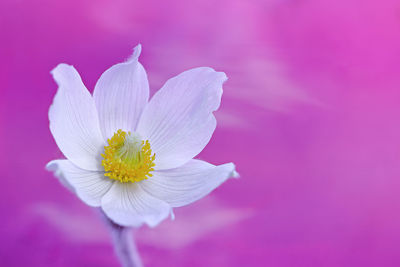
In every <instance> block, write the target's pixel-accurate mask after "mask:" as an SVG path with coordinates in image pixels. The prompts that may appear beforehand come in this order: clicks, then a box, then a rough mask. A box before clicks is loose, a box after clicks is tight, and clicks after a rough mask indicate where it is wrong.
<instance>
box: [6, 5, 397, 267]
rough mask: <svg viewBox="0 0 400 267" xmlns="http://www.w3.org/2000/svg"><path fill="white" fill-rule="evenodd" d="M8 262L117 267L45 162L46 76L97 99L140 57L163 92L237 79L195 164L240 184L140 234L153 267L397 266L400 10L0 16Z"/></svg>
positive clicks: (66, 10) (103, 9) (171, 9)
mask: <svg viewBox="0 0 400 267" xmlns="http://www.w3.org/2000/svg"><path fill="white" fill-rule="evenodd" d="M0 38H1V39H0V41H1V42H0V60H1V61H0V68H1V69H0V214H1V220H0V264H1V265H2V266H118V262H117V260H116V258H115V257H114V255H113V252H112V247H111V244H110V241H109V236H108V233H107V232H106V228H105V227H104V226H103V225H102V223H101V221H100V220H99V219H98V214H97V213H96V211H94V210H93V209H91V208H89V207H87V206H85V205H84V204H83V203H82V202H80V201H79V200H78V199H77V198H76V197H75V196H74V195H73V194H71V193H69V192H68V191H67V190H66V189H65V188H64V187H62V186H61V185H60V184H59V182H58V181H57V180H56V179H54V178H53V177H52V175H51V174H50V173H48V172H46V171H45V169H44V166H45V164H46V163H47V162H48V161H49V160H51V159H54V158H60V157H62V155H61V153H60V152H59V151H58V149H57V146H56V144H55V142H54V141H53V138H52V136H51V134H50V131H49V129H48V118H47V112H48V108H49V105H50V103H51V101H52V98H53V96H54V94H55V92H56V84H55V83H54V81H53V80H52V78H51V76H50V74H49V71H50V70H51V69H52V68H54V67H55V66H56V65H57V64H58V63H61V62H65V63H69V64H73V65H74V66H75V67H76V68H77V69H78V71H79V72H80V73H81V75H82V78H83V80H84V82H85V83H86V85H87V87H88V88H90V90H92V88H93V86H94V84H95V82H96V80H97V78H98V77H99V76H100V74H101V73H102V72H103V71H104V70H105V69H107V68H108V67H110V66H111V65H113V64H115V63H117V62H120V61H123V60H124V59H125V58H127V57H128V56H129V55H130V53H131V51H132V48H133V47H134V46H135V45H136V44H138V43H141V44H142V45H143V53H142V56H141V62H142V63H143V65H144V66H145V68H146V69H147V71H148V76H149V80H150V86H151V90H152V93H154V92H155V91H156V90H157V89H158V88H160V87H161V85H162V84H163V83H164V82H165V81H166V80H167V79H168V78H170V77H172V76H174V75H176V74H178V73H180V72H181V71H184V70H186V69H188V68H192V67H197V66H211V67H214V68H215V69H217V70H220V71H225V72H226V73H227V75H228V77H229V80H228V82H227V83H226V84H225V87H224V89H225V90H224V96H223V103H222V106H221V109H220V110H219V111H218V112H217V114H216V116H217V118H218V127H217V130H216V132H215V134H214V137H213V139H212V141H211V142H210V144H209V145H208V146H207V148H206V149H205V150H204V151H203V152H202V153H201V154H200V155H199V157H200V158H202V159H205V160H207V161H210V162H212V163H214V164H220V163H225V162H230V161H233V162H235V163H236V165H237V168H238V171H239V172H240V173H241V176H242V177H241V179H239V180H229V181H228V182H227V183H225V184H224V185H223V186H221V187H220V188H218V189H217V190H216V191H215V192H213V193H212V194H211V195H210V196H208V197H206V198H205V199H203V200H201V201H199V202H197V203H196V204H193V205H191V206H188V207H184V208H180V209H176V210H175V213H176V220H175V221H172V222H171V221H169V220H168V221H165V222H163V223H162V224H161V225H160V226H159V227H157V228H155V229H149V228H147V227H144V228H141V229H140V230H139V231H138V232H137V235H136V237H137V241H138V245H139V249H140V252H141V254H142V258H143V262H144V263H145V265H146V266H307V267H308V266H400V253H399V243H400V213H399V211H400V194H399V191H400V190H399V189H400V180H399V177H400V165H399V161H400V138H399V137H400V125H399V115H400V108H399V101H400V75H399V70H400V69H399V67H400V3H399V2H398V1H396V0H386V1H385V0H383V1H373V0H359V1H354V0H341V1H339V0H329V1H328V0H327V1H320V0H270V1H218V2H214V1H213V2H209V1H204V0H195V1H172V2H170V1H146V2H145V4H144V3H139V2H131V1H129V2H128V1H127V2H125V1H93V2H90V1H77V0H76V1H75V0H70V1H65V2H59V1H51V0H48V1H7V0H6V1H2V2H1V3H0Z"/></svg>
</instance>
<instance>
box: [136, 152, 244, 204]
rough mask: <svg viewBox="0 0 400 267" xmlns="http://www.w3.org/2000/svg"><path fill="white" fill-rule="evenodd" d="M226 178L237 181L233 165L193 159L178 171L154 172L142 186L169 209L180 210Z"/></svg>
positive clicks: (176, 169) (177, 169)
mask: <svg viewBox="0 0 400 267" xmlns="http://www.w3.org/2000/svg"><path fill="white" fill-rule="evenodd" d="M229 177H237V173H236V172H235V165H234V164H233V163H227V164H223V165H219V166H215V165H212V164H210V163H207V162H205V161H202V160H196V159H193V160H191V161H189V162H188V163H186V164H185V165H183V166H181V167H179V168H175V169H170V170H162V171H154V172H153V177H150V178H149V179H148V180H144V181H143V182H142V183H141V186H142V187H143V189H144V190H145V191H146V192H148V193H149V194H151V195H152V196H154V197H156V198H158V199H162V200H164V201H165V202H167V203H168V204H170V205H171V206H172V207H181V206H184V205H187V204H190V203H192V202H194V201H196V200H198V199H200V198H202V197H204V196H206V195H207V194H209V193H210V192H211V191H212V190H214V189H215V188H216V187H218V186H219V185H220V184H221V183H223V182H224V181H225V180H226V179H228V178H229Z"/></svg>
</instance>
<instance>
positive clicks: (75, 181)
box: [46, 159, 114, 207]
mask: <svg viewBox="0 0 400 267" xmlns="http://www.w3.org/2000/svg"><path fill="white" fill-rule="evenodd" d="M46 168H47V170H49V171H53V172H54V174H55V175H56V176H57V177H58V178H59V179H60V181H61V183H63V184H64V185H65V186H66V187H68V188H69V189H72V190H73V191H74V192H75V193H76V194H77V195H78V197H79V198H80V199H81V200H82V201H83V202H85V203H86V204H87V205H89V206H92V207H99V206H100V204H101V198H102V197H103V196H104V194H106V193H107V191H108V190H110V188H111V186H112V185H113V183H114V181H113V180H111V179H108V178H107V177H105V176H104V172H100V171H87V170H83V169H81V168H79V167H77V166H75V165H74V164H73V163H72V162H71V161H69V160H61V159H60V160H53V161H50V162H49V163H48V164H47V165H46Z"/></svg>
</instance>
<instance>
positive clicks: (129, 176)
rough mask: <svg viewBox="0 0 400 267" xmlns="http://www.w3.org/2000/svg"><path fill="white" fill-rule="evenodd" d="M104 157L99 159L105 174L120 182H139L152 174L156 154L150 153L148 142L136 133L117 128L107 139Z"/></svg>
mask: <svg viewBox="0 0 400 267" xmlns="http://www.w3.org/2000/svg"><path fill="white" fill-rule="evenodd" d="M107 142H108V146H105V147H104V154H101V156H102V157H103V158H104V159H103V160H102V161H101V165H103V167H104V170H105V171H106V172H105V174H104V175H105V176H108V177H109V178H110V179H113V180H118V181H120V182H122V183H128V182H131V183H133V182H140V181H142V180H145V179H147V178H148V177H151V176H153V175H152V174H151V173H150V172H151V171H154V169H153V167H154V166H155V164H154V163H153V161H154V159H155V157H156V155H155V154H153V155H151V148H150V143H149V141H148V140H146V141H143V140H142V139H141V138H140V136H139V135H138V134H137V133H131V132H128V133H127V132H124V131H122V130H118V131H117V132H116V133H114V135H113V136H112V137H111V138H110V139H108V140H107Z"/></svg>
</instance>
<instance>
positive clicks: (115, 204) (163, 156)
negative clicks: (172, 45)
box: [47, 45, 237, 227]
mask: <svg viewBox="0 0 400 267" xmlns="http://www.w3.org/2000/svg"><path fill="white" fill-rule="evenodd" d="M140 52H141V46H140V45H138V46H137V47H136V48H135V49H134V52H133V55H132V56H131V57H130V59H129V60H127V61H126V62H124V63H120V64H116V65H114V66H112V67H111V68H109V69H108V70H106V71H105V72H104V73H103V74H102V75H101V77H100V79H99V80H98V81H97V83H96V86H95V88H94V93H93V96H92V95H91V94H90V93H89V91H88V90H87V89H86V87H85V85H84V84H83V82H82V80H81V77H80V76H79V74H78V72H77V71H76V70H75V68H74V67H73V66H70V65H66V64H60V65H58V66H57V67H56V68H55V69H54V70H52V72H51V73H52V75H53V77H54V79H55V81H56V82H57V84H58V90H57V93H56V95H55V97H54V100H53V104H52V105H51V107H50V110H49V120H50V130H51V133H52V134H53V137H54V139H55V141H56V143H57V145H58V147H59V149H60V150H61V151H62V153H63V154H64V156H65V157H66V159H59V160H53V161H51V162H49V163H48V164H47V169H48V170H51V171H54V173H55V175H56V176H58V177H59V178H60V179H61V182H63V183H64V184H65V185H66V186H67V187H69V188H70V189H72V190H73V191H74V192H75V193H76V195H77V196H78V197H79V198H80V199H81V200H82V201H83V202H85V203H86V204H87V205H89V206H93V207H101V208H102V210H103V211H104V213H105V214H106V215H107V216H108V217H109V218H110V219H111V220H112V221H113V222H115V223H117V224H119V225H122V226H135V227H138V226H140V225H142V224H143V223H145V224H147V225H149V226H156V225H157V224H158V223H160V222H161V221H162V220H164V219H165V218H167V217H168V216H169V215H171V216H173V213H172V208H174V207H180V206H184V205H187V204H189V203H192V202H194V201H196V200H198V199H200V198H202V197H204V196H206V195H207V194H209V193H210V192H211V191H212V190H214V189H215V188H216V187H217V186H219V185H220V184H221V183H223V182H224V181H225V180H226V179H228V178H229V177H235V176H237V173H236V172H235V166H234V164H233V163H227V164H223V165H219V166H215V165H212V164H210V163H207V162H205V161H202V160H198V159H193V158H194V157H195V156H196V155H198V154H199V153H200V152H201V151H202V150H203V148H204V147H205V146H206V145H207V143H208V142H209V140H210V138H211V136H212V134H213V132H214V130H215V127H216V125H217V122H216V119H215V117H214V115H213V111H215V110H217V109H218V107H219V105H220V102H221V96H222V84H223V83H224V82H225V81H226V79H227V77H226V75H225V73H223V72H216V71H214V70H213V69H212V68H208V67H201V68H194V69H190V70H188V71H185V72H183V73H181V74H179V75H178V76H176V77H174V78H172V79H170V80H168V81H167V82H166V83H165V84H164V86H163V87H162V88H161V89H160V90H159V91H158V92H157V93H156V94H155V95H154V96H153V97H152V99H151V100H150V101H148V98H149V84H148V80H147V75H146V71H145V69H144V68H143V66H142V65H141V64H140V63H139V61H138V58H139V55H140Z"/></svg>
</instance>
